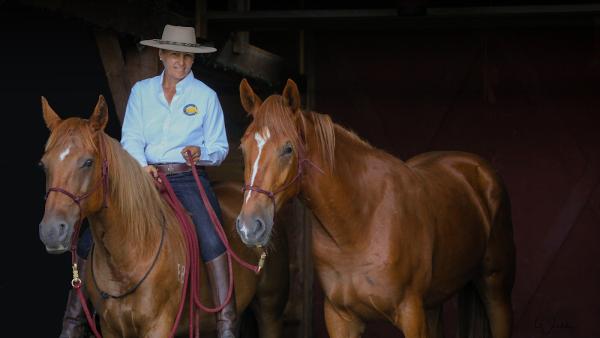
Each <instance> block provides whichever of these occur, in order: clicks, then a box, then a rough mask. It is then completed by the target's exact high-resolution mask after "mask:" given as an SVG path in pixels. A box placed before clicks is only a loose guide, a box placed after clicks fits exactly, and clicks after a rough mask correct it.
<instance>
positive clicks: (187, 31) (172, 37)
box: [140, 25, 217, 53]
mask: <svg viewBox="0 0 600 338" xmlns="http://www.w3.org/2000/svg"><path fill="white" fill-rule="evenodd" d="M140 44H142V45H144V46H150V47H156V48H161V49H167V50H174V51H177V52H184V53H212V52H216V51H217V49H216V48H213V47H208V46H203V45H200V44H198V43H196V31H195V30H194V27H182V26H172V25H165V29H164V30H163V34H162V37H161V38H160V39H152V40H142V41H140Z"/></svg>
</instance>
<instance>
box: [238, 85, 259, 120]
mask: <svg viewBox="0 0 600 338" xmlns="http://www.w3.org/2000/svg"><path fill="white" fill-rule="evenodd" d="M240 100H241V101H242V107H244V110H245V111H246V112H247V113H248V114H249V115H252V116H254V114H255V113H256V110H257V109H258V107H260V105H261V104H262V100H261V99H260V97H258V95H256V94H255V93H254V91H253V90H252V87H250V84H249V83H248V81H247V80H246V79H242V82H240Z"/></svg>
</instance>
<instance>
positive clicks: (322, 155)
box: [237, 80, 515, 338]
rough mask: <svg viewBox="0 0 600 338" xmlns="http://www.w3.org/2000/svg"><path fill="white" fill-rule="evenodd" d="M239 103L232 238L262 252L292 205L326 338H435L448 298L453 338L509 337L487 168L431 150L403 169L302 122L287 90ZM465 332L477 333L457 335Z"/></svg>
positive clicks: (498, 222)
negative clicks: (455, 313) (377, 330)
mask: <svg viewBox="0 0 600 338" xmlns="http://www.w3.org/2000/svg"><path fill="white" fill-rule="evenodd" d="M240 96H241V101H242V105H243V107H244V109H245V110H246V111H247V112H248V113H249V114H251V115H252V116H253V122H252V123H251V124H250V126H249V127H248V129H247V130H246V133H245V135H244V136H243V138H242V143H241V145H242V150H243V153H244V161H245V182H246V192H245V197H244V204H243V206H242V210H241V212H240V215H239V216H238V220H237V229H238V233H239V235H240V236H241V238H242V240H243V241H244V243H246V244H248V245H265V244H266V242H268V241H269V238H270V233H271V230H272V228H273V215H274V214H275V212H276V211H277V210H278V209H279V208H280V207H281V205H282V204H283V203H284V202H285V201H286V200H288V199H290V198H291V197H292V196H294V195H296V194H299V195H300V198H301V199H302V200H303V201H304V203H305V204H306V206H307V207H308V208H310V209H311V210H312V212H313V213H314V215H315V218H316V220H317V222H315V224H314V225H313V228H312V241H313V255H314V262H315V268H316V271H317V275H318V278H319V281H320V282H321V285H322V287H323V290H324V293H325V301H324V303H325V321H326V324H327V330H328V332H329V335H330V336H331V337H359V336H360V335H361V333H362V332H363V330H364V327H365V322H366V321H367V320H371V319H385V320H389V321H390V322H392V323H393V324H394V325H395V326H396V327H397V328H398V329H400V330H402V332H403V333H404V335H405V336H406V337H408V338H414V337H435V336H441V335H442V328H443V327H442V322H441V305H442V303H443V302H444V301H445V300H447V299H448V298H449V297H451V296H452V295H453V294H455V293H456V292H460V297H459V307H460V315H459V319H460V324H459V330H460V331H461V332H460V333H461V334H462V335H461V337H462V336H464V335H467V334H471V337H484V336H485V335H486V334H489V333H491V334H492V335H493V337H494V338H504V337H509V336H510V334H511V320H512V309H511V298H510V297H511V290H512V286H513V280H514V260H515V248H514V242H513V234H512V224H511V215H510V206H509V200H508V196H507V193H506V191H505V189H504V187H503V185H502V183H501V181H500V178H499V177H498V175H497V174H496V172H495V171H494V170H493V169H492V168H491V167H490V165H489V164H488V163H486V162H485V161H484V160H483V159H481V158H480V157H478V156H476V155H473V154H469V153H463V152H442V151H440V152H430V153H424V154H421V155H419V156H416V157H414V158H412V159H410V160H408V161H406V162H403V161H401V160H399V159H397V158H395V157H393V156H391V155H390V154H388V153H386V152H384V151H382V150H379V149H376V148H374V147H372V146H371V145H369V144H367V143H366V142H364V141H362V140H361V139H360V138H359V137H357V136H356V135H355V134H353V133H351V132H349V131H347V130H345V129H344V128H342V127H340V126H339V125H336V124H334V123H333V122H332V121H331V119H330V117H329V116H328V115H322V114H318V113H315V112H305V111H302V110H301V109H300V96H299V92H298V88H297V86H296V84H295V83H294V82H293V81H291V80H288V83H287V85H286V87H285V89H284V91H283V95H272V96H270V97H268V98H267V99H266V100H265V101H264V102H262V101H261V99H260V98H259V97H258V96H257V95H256V94H255V93H254V92H253V90H252V88H250V86H249V85H248V83H247V82H246V81H245V80H243V81H242V83H241V85H240ZM486 314H487V315H486ZM475 328H483V330H482V331H483V332H480V333H475V332H468V331H471V330H472V329H475Z"/></svg>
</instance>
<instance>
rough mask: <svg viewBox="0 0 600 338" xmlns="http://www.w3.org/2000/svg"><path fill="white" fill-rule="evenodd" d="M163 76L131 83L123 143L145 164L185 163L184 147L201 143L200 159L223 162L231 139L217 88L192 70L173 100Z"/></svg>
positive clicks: (209, 163) (182, 81)
mask: <svg viewBox="0 0 600 338" xmlns="http://www.w3.org/2000/svg"><path fill="white" fill-rule="evenodd" d="M163 76H164V71H163V73H162V74H160V75H159V76H155V77H153V78H149V79H145V80H142V81H139V82H137V83H136V84H135V85H134V86H133V88H132V89H131V94H130V96H129V101H128V102H127V109H126V110H125V120H124V121H123V130H122V133H121V145H122V146H123V148H124V149H125V150H127V151H128V152H129V154H131V155H132V156H133V157H134V158H135V159H136V160H137V161H138V162H139V163H140V165H142V166H146V165H148V164H149V163H150V164H151V163H171V162H175V163H185V160H184V159H183V156H182V155H181V150H183V148H184V147H185V146H198V147H200V161H199V163H198V164H199V165H219V164H221V162H222V161H223V160H224V159H225V156H227V152H228V151H229V145H228V143H227V135H226V132H225V123H224V120H223V110H222V109H221V104H220V103H219V98H218V97H217V94H216V93H215V91H214V90H212V89H211V88H210V87H208V86H207V85H205V84H204V83H202V82H201V81H199V80H197V79H196V78H194V74H193V73H192V72H190V73H189V74H188V75H187V76H186V77H185V78H183V79H182V80H181V81H179V83H177V86H176V92H175V95H174V96H173V99H172V100H171V104H170V105H169V103H168V102H167V99H166V98H165V95H164V93H163V89H162V82H163Z"/></svg>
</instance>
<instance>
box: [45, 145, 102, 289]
mask: <svg viewBox="0 0 600 338" xmlns="http://www.w3.org/2000/svg"><path fill="white" fill-rule="evenodd" d="M99 143H100V158H102V159H103V160H102V177H101V178H100V181H98V182H96V184H95V185H94V187H93V188H92V189H90V190H89V191H88V192H86V193H83V194H81V195H75V194H74V193H72V192H70V191H68V190H66V189H63V188H60V187H51V188H48V190H47V191H46V195H45V196H44V199H48V195H50V193H51V192H53V191H55V192H59V193H61V194H64V195H66V196H68V197H69V198H70V199H72V200H73V202H75V204H77V207H78V208H79V218H78V219H77V223H75V227H74V231H73V234H72V235H71V256H72V257H71V258H72V261H73V263H74V264H75V262H76V257H75V255H76V250H77V239H78V238H79V230H80V227H81V222H82V221H83V214H82V210H81V202H82V201H83V200H85V199H86V198H88V197H90V196H91V195H92V194H93V193H94V192H96V190H98V189H99V188H100V186H102V188H103V190H104V196H103V201H102V206H103V208H106V207H107V206H108V205H107V201H108V160H107V159H106V157H105V156H104V142H103V140H100V142H99ZM73 283H81V280H79V281H76V280H75V278H74V279H73Z"/></svg>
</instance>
